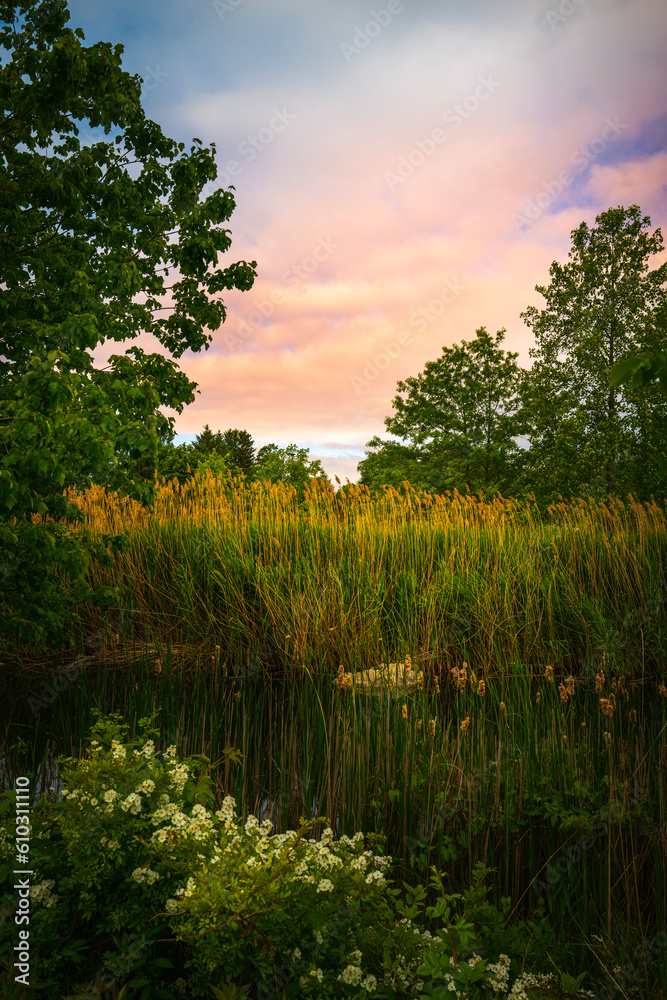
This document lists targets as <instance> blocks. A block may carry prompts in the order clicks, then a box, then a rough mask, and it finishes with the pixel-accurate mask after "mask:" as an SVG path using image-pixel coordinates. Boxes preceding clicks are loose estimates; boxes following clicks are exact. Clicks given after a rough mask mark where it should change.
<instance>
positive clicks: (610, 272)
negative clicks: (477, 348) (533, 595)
mask: <svg viewBox="0 0 667 1000" xmlns="http://www.w3.org/2000/svg"><path fill="white" fill-rule="evenodd" d="M596 223H597V226H596V227H594V228H592V229H590V230H589V228H588V226H587V225H586V224H585V223H582V224H581V226H580V227H579V228H578V229H575V230H573V231H572V234H571V235H572V241H573V247H572V249H571V251H570V253H569V257H570V261H569V263H567V264H565V265H563V266H561V265H560V264H558V263H557V262H556V261H554V263H553V264H552V265H551V268H550V274H551V278H552V280H551V283H550V285H549V287H548V288H544V287H542V286H539V285H537V286H536V290H537V291H538V292H540V294H541V295H543V296H544V297H545V299H546V306H545V308H544V309H543V310H541V311H539V312H538V310H537V309H536V308H535V307H534V306H529V307H528V309H527V310H526V311H525V312H524V313H522V314H521V315H522V318H523V319H524V320H525V322H526V324H527V325H528V326H530V327H531V328H532V329H533V331H534V334H535V339H536V341H537V345H538V346H537V347H536V348H535V349H531V350H530V352H529V353H530V355H531V357H533V358H535V359H536V361H535V364H534V365H533V368H532V369H531V370H530V372H529V373H527V377H526V380H525V392H524V403H525V405H526V407H527V408H528V410H529V413H530V420H531V425H532V429H531V434H530V439H531V461H532V475H533V476H534V477H535V479H538V480H539V481H540V482H541V483H542V484H543V486H544V487H545V488H548V489H551V491H552V492H553V493H554V494H556V493H557V492H561V493H562V494H563V495H565V494H566V492H571V494H572V495H575V493H576V491H578V490H579V491H581V490H585V489H589V490H590V491H591V492H593V493H595V492H597V493H599V494H601V495H607V496H608V495H609V494H610V493H611V492H612V491H615V492H622V491H627V490H628V489H630V488H631V487H632V482H633V475H634V473H633V461H632V453H633V446H634V443H635V441H636V436H635V435H636V431H637V429H638V426H639V424H640V420H639V413H638V409H637V399H636V396H633V395H632V394H631V393H629V392H623V393H620V394H619V398H617V389H616V384H617V383H616V382H615V380H614V379H610V377H609V376H610V372H611V371H613V369H614V366H615V365H616V363H617V362H618V361H619V360H621V359H623V357H624V355H625V354H626V353H627V352H628V351H636V350H637V349H639V350H640V351H641V350H644V349H647V348H649V347H654V346H655V345H656V338H657V337H658V335H659V332H658V330H657V327H656V317H657V315H658V314H659V311H660V309H661V308H663V306H664V302H665V289H664V283H665V280H666V279H667V264H663V265H662V266H661V267H658V268H656V269H655V270H653V271H649V270H648V259H649V257H651V256H652V255H654V254H656V253H658V252H659V251H660V250H662V236H661V233H660V230H659V229H658V230H656V232H655V233H654V234H653V235H648V234H647V233H646V232H645V230H646V229H647V228H648V227H649V226H650V224H651V220H650V219H649V218H648V216H646V217H644V218H642V217H641V214H640V210H639V207H638V206H637V205H632V206H631V207H630V208H629V209H625V208H623V207H618V208H615V209H611V208H610V209H609V210H608V211H606V212H603V213H602V214H601V215H598V216H597V218H596ZM663 346H664V340H663ZM624 370H625V369H624ZM619 403H620V405H619ZM628 406H629V408H630V409H629V412H628V410H627V407H628ZM623 407H626V409H624V408H623Z"/></svg>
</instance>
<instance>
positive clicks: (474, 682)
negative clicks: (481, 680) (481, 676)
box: [470, 670, 477, 688]
mask: <svg viewBox="0 0 667 1000" xmlns="http://www.w3.org/2000/svg"><path fill="white" fill-rule="evenodd" d="M470 687H471V688H475V687H477V676H476V674H475V671H474V670H471V671H470Z"/></svg>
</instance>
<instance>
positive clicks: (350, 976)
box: [338, 965, 377, 993]
mask: <svg viewBox="0 0 667 1000" xmlns="http://www.w3.org/2000/svg"><path fill="white" fill-rule="evenodd" d="M362 977H363V972H362V971H361V969H360V968H359V966H358V965H347V966H346V967H345V968H344V969H343V971H342V973H341V974H340V975H339V976H338V979H339V980H340V981H342V982H344V983H347V984H348V985H349V986H361V987H362V988H363V989H365V990H368V992H369V993H372V991H373V990H374V989H376V988H377V979H376V978H375V976H366V978H365V979H363V978H362Z"/></svg>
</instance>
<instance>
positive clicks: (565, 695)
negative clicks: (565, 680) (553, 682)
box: [558, 684, 567, 705]
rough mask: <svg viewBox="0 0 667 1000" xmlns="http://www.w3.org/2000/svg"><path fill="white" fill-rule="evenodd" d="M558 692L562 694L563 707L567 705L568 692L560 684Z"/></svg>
mask: <svg viewBox="0 0 667 1000" xmlns="http://www.w3.org/2000/svg"><path fill="white" fill-rule="evenodd" d="M558 691H559V692H560V700H561V703H562V704H563V705H567V691H566V690H565V685H563V684H559V685H558Z"/></svg>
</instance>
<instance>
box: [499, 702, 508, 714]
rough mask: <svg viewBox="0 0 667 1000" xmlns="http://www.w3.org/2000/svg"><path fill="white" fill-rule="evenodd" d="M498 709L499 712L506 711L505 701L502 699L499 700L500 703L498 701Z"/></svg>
mask: <svg viewBox="0 0 667 1000" xmlns="http://www.w3.org/2000/svg"><path fill="white" fill-rule="evenodd" d="M500 711H501V712H506V711H507V709H506V708H505V702H504V701H501V703H500Z"/></svg>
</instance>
